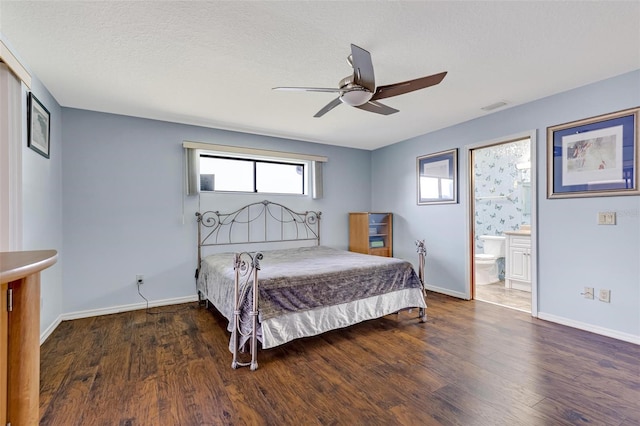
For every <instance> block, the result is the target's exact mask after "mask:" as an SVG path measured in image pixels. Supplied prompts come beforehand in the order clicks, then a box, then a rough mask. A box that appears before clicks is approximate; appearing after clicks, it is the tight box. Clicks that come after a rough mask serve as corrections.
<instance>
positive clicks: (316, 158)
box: [182, 141, 328, 200]
mask: <svg viewBox="0 0 640 426" xmlns="http://www.w3.org/2000/svg"><path fill="white" fill-rule="evenodd" d="M182 147H183V148H184V153H185V163H184V164H185V169H184V170H185V192H186V194H187V195H196V194H198V193H200V191H226V192H243V193H271V194H298V195H310V196H311V197H312V198H313V199H314V200H317V199H320V198H322V196H323V189H322V164H323V163H326V162H327V161H328V158H327V157H324V156H320V155H312V154H300V153H295V152H283V151H271V150H267V149H256V148H247V147H239V146H229V145H216V144H209V143H203V142H190V141H183V142H182Z"/></svg>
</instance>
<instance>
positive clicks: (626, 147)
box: [547, 108, 640, 198]
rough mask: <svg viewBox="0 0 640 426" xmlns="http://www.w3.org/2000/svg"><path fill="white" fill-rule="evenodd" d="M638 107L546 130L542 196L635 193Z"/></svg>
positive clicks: (561, 196)
mask: <svg viewBox="0 0 640 426" xmlns="http://www.w3.org/2000/svg"><path fill="white" fill-rule="evenodd" d="M639 113H640V108H631V109H627V110H624V111H618V112H613V113H610V114H604V115H600V116H597V117H591V118H585V119H583V120H578V121H573V122H571V123H566V124H560V125H557V126H552V127H548V128H547V173H548V176H547V198H571V197H602V196H612V195H640V190H639V189H638V158H639V156H638V117H639Z"/></svg>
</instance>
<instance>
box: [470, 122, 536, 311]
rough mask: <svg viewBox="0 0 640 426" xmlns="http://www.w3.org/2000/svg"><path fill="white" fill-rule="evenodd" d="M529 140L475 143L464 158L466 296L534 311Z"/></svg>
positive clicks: (532, 172) (531, 152)
mask: <svg viewBox="0 0 640 426" xmlns="http://www.w3.org/2000/svg"><path fill="white" fill-rule="evenodd" d="M534 140H535V139H534V136H533V135H526V136H522V137H516V138H506V139H504V140H499V141H493V142H489V143H483V144H479V145H477V146H474V147H472V148H470V150H469V157H468V158H469V171H470V172H469V175H470V182H471V184H470V191H469V196H470V206H471V209H470V224H471V226H470V230H471V232H470V248H471V250H470V253H471V256H470V257H471V261H470V263H471V268H470V270H471V280H470V281H471V295H472V298H473V299H476V300H480V301H484V302H488V303H493V304H497V305H501V306H505V307H508V308H511V309H517V310H520V311H525V312H529V313H532V314H533V315H534V316H535V315H536V310H537V306H536V304H535V295H536V288H535V287H536V286H535V280H534V277H535V275H536V274H535V267H534V265H535V255H533V256H532V254H534V253H535V250H534V249H533V247H534V246H535V241H534V242H533V243H532V240H535V209H534V207H533V206H535V203H534V194H535V179H534V177H535V150H534V149H533V148H534V146H535V145H534ZM532 236H534V237H533V238H532Z"/></svg>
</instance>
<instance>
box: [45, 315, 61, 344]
mask: <svg viewBox="0 0 640 426" xmlns="http://www.w3.org/2000/svg"><path fill="white" fill-rule="evenodd" d="M61 322H62V315H58V318H56V319H55V320H54V321H53V322H52V323H51V325H49V327H47V328H46V329H45V330H44V331H43V332H42V334H40V345H42V344H43V343H44V341H45V340H47V339H48V338H49V336H51V333H53V330H55V329H56V328H58V326H59V325H60V323H61Z"/></svg>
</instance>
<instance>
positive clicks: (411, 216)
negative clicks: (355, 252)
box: [372, 71, 640, 342]
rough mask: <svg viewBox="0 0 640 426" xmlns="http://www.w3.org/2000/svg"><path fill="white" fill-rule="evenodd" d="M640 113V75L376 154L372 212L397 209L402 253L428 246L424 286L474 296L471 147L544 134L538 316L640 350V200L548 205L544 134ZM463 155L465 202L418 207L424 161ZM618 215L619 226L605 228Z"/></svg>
mask: <svg viewBox="0 0 640 426" xmlns="http://www.w3.org/2000/svg"><path fill="white" fill-rule="evenodd" d="M638 105H640V71H634V72H631V73H628V74H624V75H621V76H618V77H616V78H611V79H608V80H605V81H601V82H598V83H595V84H592V85H589V86H585V87H581V88H578V89H575V90H571V91H568V92H564V93H561V94H558V95H554V96H551V97H547V98H544V99H540V100H538V101H535V102H531V103H528V104H525V105H521V106H518V107H513V108H510V109H507V110H504V111H500V112H496V113H493V114H491V115H488V116H485V117H482V118H479V119H476V120H472V121H469V122H466V123H462V124H459V125H456V126H452V127H449V128H446V129H443V130H439V131H436V132H433V133H429V134H426V135H422V136H419V137H416V138H413V139H409V140H407V141H404V142H401V143H398V144H394V145H392V146H388V147H385V148H381V149H379V150H376V151H375V152H373V154H372V170H373V171H375V172H374V173H373V174H372V183H373V187H374V188H376V190H375V191H374V192H373V193H372V200H373V203H372V209H373V210H379V211H387V210H389V211H393V212H394V213H395V216H394V225H395V227H394V248H395V250H394V253H395V255H396V256H399V257H404V258H407V259H412V257H413V256H414V254H413V253H414V249H413V241H414V240H415V239H416V238H424V239H426V244H427V249H428V252H429V254H428V257H427V265H426V281H427V283H428V284H429V285H430V286H433V287H436V288H441V289H445V290H446V291H447V292H449V293H452V294H459V295H463V294H465V293H467V291H468V288H469V283H468V281H467V278H466V270H467V268H468V263H469V260H468V259H467V255H468V248H467V246H468V243H469V237H468V235H467V231H466V229H467V228H466V221H467V211H468V209H469V202H468V200H467V199H466V197H467V195H466V194H467V193H468V192H467V191H468V188H467V187H466V186H467V182H468V158H467V152H468V150H467V148H468V147H469V146H472V145H477V144H478V143H479V142H482V141H492V140H497V139H499V138H506V137H508V136H510V135H515V134H522V133H523V132H528V131H531V130H534V131H536V132H537V137H536V139H537V169H536V170H537V180H538V181H537V184H538V186H537V187H538V193H537V198H536V201H537V209H538V211H537V218H538V219H537V220H538V222H537V223H536V224H533V226H534V228H535V230H536V232H537V236H538V244H539V246H538V253H537V255H538V308H539V316H540V318H545V319H550V320H554V321H557V322H561V323H565V324H568V325H572V326H576V327H580V328H586V329H590V330H593V331H597V332H602V333H603V334H608V335H612V336H615V337H620V338H623V339H626V340H632V341H636V342H640V309H639V308H640V219H639V218H640V197H638V196H632V197H630V196H626V197H593V198H579V199H554V200H548V199H547V198H546V184H547V182H546V155H547V149H546V128H547V127H548V126H553V125H556V124H562V123H566V122H570V121H574V120H578V119H582V118H587V117H592V116H596V115H600V114H605V113H609V112H614V111H618V110H622V109H626V108H632V107H636V106H638ZM451 148H460V151H459V176H458V183H459V185H460V189H461V191H460V195H461V196H460V198H459V203H458V204H444V205H430V206H418V205H416V176H415V168H416V166H415V163H416V157H418V156H421V155H425V154H429V153H434V152H438V151H443V150H447V149H451ZM599 211H615V212H617V215H618V223H617V225H616V226H598V225H597V224H596V217H597V213H598V212H599ZM584 286H589V287H595V288H596V289H598V288H608V289H611V303H610V304H607V303H603V302H599V301H597V300H588V299H584V298H583V297H582V296H581V295H580V293H581V292H582V290H583V287H584Z"/></svg>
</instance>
